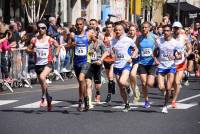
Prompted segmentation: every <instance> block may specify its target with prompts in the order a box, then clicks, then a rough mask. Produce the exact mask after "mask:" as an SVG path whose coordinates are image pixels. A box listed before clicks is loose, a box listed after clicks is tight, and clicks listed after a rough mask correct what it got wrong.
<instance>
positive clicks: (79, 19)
mask: <svg viewBox="0 0 200 134" xmlns="http://www.w3.org/2000/svg"><path fill="white" fill-rule="evenodd" d="M78 21H82V22H83V23H85V19H84V18H82V17H79V18H77V19H76V23H77V22H78Z"/></svg>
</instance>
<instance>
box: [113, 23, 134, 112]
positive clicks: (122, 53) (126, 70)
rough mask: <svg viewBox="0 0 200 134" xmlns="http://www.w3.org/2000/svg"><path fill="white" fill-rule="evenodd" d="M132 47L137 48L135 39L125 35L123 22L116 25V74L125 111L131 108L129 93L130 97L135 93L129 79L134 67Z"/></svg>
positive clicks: (114, 49)
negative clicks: (130, 50)
mask: <svg viewBox="0 0 200 134" xmlns="http://www.w3.org/2000/svg"><path fill="white" fill-rule="evenodd" d="M130 47H133V48H135V43H134V41H133V40H132V39H130V38H128V37H126V36H125V34H124V28H123V26H122V24H117V25H116V26H115V38H113V40H112V50H113V52H114V54H115V62H114V74H115V77H116V80H117V83H118V86H119V89H120V95H121V97H122V99H123V101H124V103H125V107H124V109H123V111H124V112H128V111H129V110H130V106H129V99H128V97H127V94H128V96H129V98H130V97H131V96H132V95H133V94H132V93H131V91H132V89H130V87H129V84H128V81H127V80H128V78H129V74H130V71H131V68H132V59H131V55H130V53H129V49H130ZM136 54H137V52H136V51H135V52H134V53H133V58H135V57H136ZM126 92H127V93H126Z"/></svg>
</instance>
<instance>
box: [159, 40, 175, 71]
mask: <svg viewBox="0 0 200 134" xmlns="http://www.w3.org/2000/svg"><path fill="white" fill-rule="evenodd" d="M157 42H158V48H159V56H158V60H159V62H160V64H159V65H158V68H162V69H169V68H176V66H175V61H174V60H170V59H169V58H168V57H169V56H175V52H176V46H177V45H178V42H177V41H176V40H175V39H173V38H172V39H171V40H169V41H166V40H164V38H163V37H161V38H160V39H159V40H158V41H157Z"/></svg>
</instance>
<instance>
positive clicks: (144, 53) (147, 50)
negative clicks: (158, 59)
mask: <svg viewBox="0 0 200 134" xmlns="http://www.w3.org/2000/svg"><path fill="white" fill-rule="evenodd" d="M152 54H153V52H152V49H151V48H144V49H143V50H142V52H141V55H142V57H149V56H152Z"/></svg>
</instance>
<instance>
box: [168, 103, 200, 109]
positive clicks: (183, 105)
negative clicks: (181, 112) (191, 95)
mask: <svg viewBox="0 0 200 134" xmlns="http://www.w3.org/2000/svg"><path fill="white" fill-rule="evenodd" d="M196 105H198V103H190V104H183V103H176V108H172V106H171V105H168V106H167V108H169V109H189V108H191V107H194V106H196Z"/></svg>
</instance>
